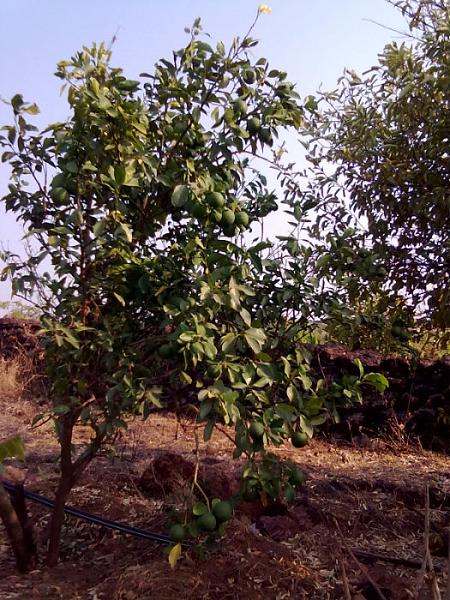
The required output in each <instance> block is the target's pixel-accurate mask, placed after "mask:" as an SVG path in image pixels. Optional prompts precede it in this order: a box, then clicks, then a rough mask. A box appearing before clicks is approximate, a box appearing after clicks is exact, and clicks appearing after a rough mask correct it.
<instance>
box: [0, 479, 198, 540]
mask: <svg viewBox="0 0 450 600" xmlns="http://www.w3.org/2000/svg"><path fill="white" fill-rule="evenodd" d="M0 483H1V484H3V487H4V488H5V489H6V490H7V491H8V492H9V493H10V494H17V493H21V494H23V496H24V497H25V498H27V499H28V500H31V501H32V502H36V503H37V504H42V505H43V506H46V507H48V508H53V506H54V504H55V503H54V502H53V500H50V498H46V497H45V496H41V494H36V493H35V492H30V491H28V490H26V489H25V488H22V486H18V485H17V484H13V483H10V482H8V481H5V480H3V479H0ZM19 489H20V492H19ZM64 512H65V513H66V514H68V515H71V516H72V517H76V518H77V519H82V520H84V521H88V522H89V523H94V524H95V525H100V526H101V527H106V528H107V529H114V530H115V531H120V532H121V533H126V534H128V535H132V536H134V537H138V538H142V539H144V540H151V541H153V542H159V543H160V544H173V543H174V542H173V540H171V539H170V537H169V536H167V535H164V534H161V533H154V532H152V531H146V530H145V529H139V528H138V527H133V526H131V525H127V524H126V523H117V522H116V521H111V519H105V518H104V517H99V516H97V515H92V514H91V513H88V512H85V511H84V510H79V509H78V508H73V507H72V506H65V507H64ZM190 545H191V544H190V543H189V542H183V546H190Z"/></svg>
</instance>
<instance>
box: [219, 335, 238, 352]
mask: <svg viewBox="0 0 450 600" xmlns="http://www.w3.org/2000/svg"><path fill="white" fill-rule="evenodd" d="M236 337H237V336H236V334H234V333H227V334H226V335H224V336H223V338H222V340H221V346H222V350H223V351H224V352H228V351H229V350H231V348H232V347H233V346H234V344H235V342H236Z"/></svg>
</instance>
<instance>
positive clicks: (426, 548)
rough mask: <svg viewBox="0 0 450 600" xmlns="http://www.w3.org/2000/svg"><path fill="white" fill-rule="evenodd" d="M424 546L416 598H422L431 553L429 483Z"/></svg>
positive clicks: (415, 591)
mask: <svg viewBox="0 0 450 600" xmlns="http://www.w3.org/2000/svg"><path fill="white" fill-rule="evenodd" d="M423 546H424V551H423V560H422V566H421V568H420V572H419V575H418V578H417V582H416V586H415V590H414V597H415V598H416V600H420V598H419V594H420V590H421V588H422V586H423V582H424V580H425V573H426V571H427V562H428V553H429V548H430V490H429V487H428V484H427V485H426V489H425V525H424V530H423Z"/></svg>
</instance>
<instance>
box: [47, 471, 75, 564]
mask: <svg viewBox="0 0 450 600" xmlns="http://www.w3.org/2000/svg"><path fill="white" fill-rule="evenodd" d="M72 486H73V480H72V473H70V472H69V473H65V472H62V473H61V477H60V480H59V484H58V489H57V491H56V494H55V505H54V507H53V511H52V516H51V518H50V527H49V540H48V551H47V566H48V567H54V566H55V565H56V563H57V562H58V558H59V549H60V546H61V531H62V526H63V524H64V507H65V505H66V501H67V498H68V497H69V494H70V491H71V489H72Z"/></svg>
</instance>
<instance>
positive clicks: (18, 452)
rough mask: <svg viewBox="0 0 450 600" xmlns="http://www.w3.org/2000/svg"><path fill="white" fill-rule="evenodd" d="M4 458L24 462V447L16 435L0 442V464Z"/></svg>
mask: <svg viewBox="0 0 450 600" xmlns="http://www.w3.org/2000/svg"><path fill="white" fill-rule="evenodd" d="M5 458H19V459H20V460H25V447H24V444H23V441H22V438H21V437H19V436H18V435H16V436H14V437H11V438H9V439H7V440H5V441H3V442H0V463H2V462H3V461H4V460H5Z"/></svg>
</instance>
